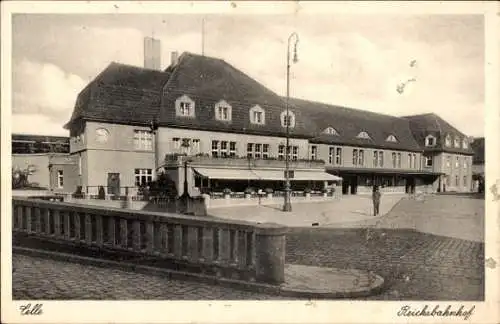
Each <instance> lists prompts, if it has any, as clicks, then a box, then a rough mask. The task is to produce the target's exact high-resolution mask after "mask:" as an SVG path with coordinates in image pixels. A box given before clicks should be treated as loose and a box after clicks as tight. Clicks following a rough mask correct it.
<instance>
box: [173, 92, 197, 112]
mask: <svg viewBox="0 0 500 324" xmlns="http://www.w3.org/2000/svg"><path fill="white" fill-rule="evenodd" d="M194 108H195V106H194V101H193V100H191V98H189V97H188V96H186V95H183V96H182V97H180V98H178V99H177V100H176V101H175V110H176V113H177V116H182V117H194V116H195V113H194Z"/></svg>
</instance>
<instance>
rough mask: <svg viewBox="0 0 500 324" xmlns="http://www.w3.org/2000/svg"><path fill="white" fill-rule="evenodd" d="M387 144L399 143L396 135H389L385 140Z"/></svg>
mask: <svg viewBox="0 0 500 324" xmlns="http://www.w3.org/2000/svg"><path fill="white" fill-rule="evenodd" d="M385 141H386V142H393V143H397V142H398V139H397V138H396V136H394V135H392V134H391V135H389V136H387V138H386V139H385Z"/></svg>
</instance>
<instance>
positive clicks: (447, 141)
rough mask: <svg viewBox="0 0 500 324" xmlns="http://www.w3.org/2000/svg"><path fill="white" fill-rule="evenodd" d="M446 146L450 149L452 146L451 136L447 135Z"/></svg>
mask: <svg viewBox="0 0 500 324" xmlns="http://www.w3.org/2000/svg"><path fill="white" fill-rule="evenodd" d="M444 144H445V145H446V146H447V147H450V146H451V136H450V135H446V138H445V140H444Z"/></svg>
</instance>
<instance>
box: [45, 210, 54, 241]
mask: <svg viewBox="0 0 500 324" xmlns="http://www.w3.org/2000/svg"><path fill="white" fill-rule="evenodd" d="M51 212H52V211H51V210H50V209H48V208H47V209H45V212H44V216H45V234H47V235H51V234H52V233H50V214H51ZM52 222H53V220H52Z"/></svg>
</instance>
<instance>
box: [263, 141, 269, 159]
mask: <svg viewBox="0 0 500 324" xmlns="http://www.w3.org/2000/svg"><path fill="white" fill-rule="evenodd" d="M262 158H263V159H269V144H262Z"/></svg>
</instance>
